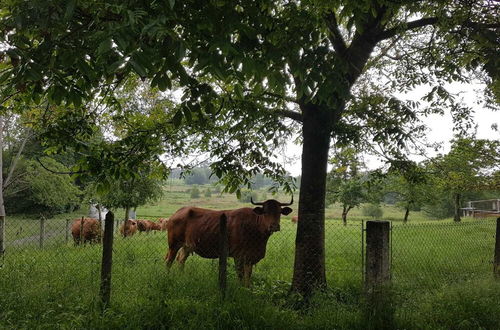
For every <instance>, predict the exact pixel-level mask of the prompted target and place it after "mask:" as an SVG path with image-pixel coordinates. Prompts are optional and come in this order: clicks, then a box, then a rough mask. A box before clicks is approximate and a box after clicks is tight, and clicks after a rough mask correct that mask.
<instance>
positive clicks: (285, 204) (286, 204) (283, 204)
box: [280, 195, 293, 206]
mask: <svg viewBox="0 0 500 330" xmlns="http://www.w3.org/2000/svg"><path fill="white" fill-rule="evenodd" d="M292 204H293V195H292V200H291V201H290V203H280V205H281V206H288V205H292Z"/></svg>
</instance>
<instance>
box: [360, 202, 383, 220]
mask: <svg viewBox="0 0 500 330" xmlns="http://www.w3.org/2000/svg"><path fill="white" fill-rule="evenodd" d="M361 212H362V213H363V215H366V216H369V217H372V218H380V217H382V215H383V214H384V211H382V208H381V207H380V205H377V204H368V205H365V206H363V208H362V209H361Z"/></svg>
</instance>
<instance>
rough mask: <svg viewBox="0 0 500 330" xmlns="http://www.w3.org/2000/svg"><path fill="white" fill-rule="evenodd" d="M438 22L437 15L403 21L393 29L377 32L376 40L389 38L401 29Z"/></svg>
mask: <svg viewBox="0 0 500 330" xmlns="http://www.w3.org/2000/svg"><path fill="white" fill-rule="evenodd" d="M437 22H438V18H437V17H425V18H421V19H418V20H415V21H411V22H407V23H403V24H401V25H399V26H396V27H393V28H392V29H388V30H385V31H382V32H381V33H379V34H377V36H376V40H377V41H381V40H384V39H389V38H392V37H394V36H395V35H396V34H398V33H400V32H401V31H410V30H415V29H418V28H421V27H424V26H428V25H434V24H436V23H437Z"/></svg>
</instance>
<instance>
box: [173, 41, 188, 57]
mask: <svg viewBox="0 0 500 330" xmlns="http://www.w3.org/2000/svg"><path fill="white" fill-rule="evenodd" d="M184 56H186V46H185V45H184V43H182V42H180V43H179V47H177V50H176V52H175V57H176V58H177V60H178V61H181V60H182V59H183V58H184Z"/></svg>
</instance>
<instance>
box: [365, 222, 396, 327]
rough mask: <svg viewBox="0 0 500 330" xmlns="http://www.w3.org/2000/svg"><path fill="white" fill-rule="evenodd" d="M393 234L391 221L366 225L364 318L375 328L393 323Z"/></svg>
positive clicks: (367, 223)
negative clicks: (391, 244)
mask: <svg viewBox="0 0 500 330" xmlns="http://www.w3.org/2000/svg"><path fill="white" fill-rule="evenodd" d="M390 231H391V224H390V222H389V221H367V222H366V262H365V292H366V297H365V298H366V307H365V318H366V321H367V324H370V325H371V326H372V328H373V329H378V328H384V327H385V328H390V326H389V325H390V324H392V323H393V317H394V311H393V308H392V301H391V288H390V282H391V269H390V267H391V259H390Z"/></svg>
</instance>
